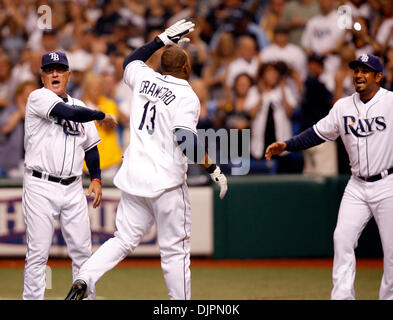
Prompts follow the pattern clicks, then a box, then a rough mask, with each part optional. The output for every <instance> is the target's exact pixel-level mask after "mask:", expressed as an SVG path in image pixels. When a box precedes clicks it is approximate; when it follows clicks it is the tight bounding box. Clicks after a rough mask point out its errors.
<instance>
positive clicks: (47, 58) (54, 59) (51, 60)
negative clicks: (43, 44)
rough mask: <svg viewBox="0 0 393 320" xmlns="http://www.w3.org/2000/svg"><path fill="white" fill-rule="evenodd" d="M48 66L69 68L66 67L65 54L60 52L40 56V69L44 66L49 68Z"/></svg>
mask: <svg viewBox="0 0 393 320" xmlns="http://www.w3.org/2000/svg"><path fill="white" fill-rule="evenodd" d="M50 64H62V65H64V66H66V67H67V68H69V67H70V66H69V65H68V59H67V56H66V54H65V53H64V52H61V51H53V52H48V53H45V54H44V55H43V56H42V60H41V69H43V68H45V67H46V66H49V65H50Z"/></svg>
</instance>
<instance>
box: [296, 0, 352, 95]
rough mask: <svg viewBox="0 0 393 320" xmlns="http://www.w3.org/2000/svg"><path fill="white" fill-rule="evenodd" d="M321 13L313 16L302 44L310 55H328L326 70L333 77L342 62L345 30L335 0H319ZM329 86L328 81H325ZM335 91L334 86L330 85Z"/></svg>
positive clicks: (305, 31) (328, 75) (329, 76)
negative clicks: (341, 47)
mask: <svg viewBox="0 0 393 320" xmlns="http://www.w3.org/2000/svg"><path fill="white" fill-rule="evenodd" d="M319 9H320V11H321V14H319V15H317V16H315V17H313V18H311V19H310V20H309V21H308V22H307V24H306V28H305V30H304V32H303V35H302V40H301V43H302V46H303V48H304V49H305V51H306V54H307V55H308V56H309V55H311V54H313V53H314V54H317V55H320V56H324V57H326V59H325V60H324V61H325V62H324V63H325V65H324V72H325V73H326V74H327V77H328V78H333V77H334V74H335V72H336V70H337V68H338V66H339V64H340V59H339V57H338V56H337V52H338V50H339V47H340V46H341V39H342V36H343V34H344V30H342V29H340V28H339V26H338V23H337V21H338V14H337V10H336V8H335V6H334V2H333V0H319ZM325 85H326V86H329V84H328V83H325ZM328 89H329V90H331V91H333V90H334V88H331V87H328Z"/></svg>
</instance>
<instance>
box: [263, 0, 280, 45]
mask: <svg viewBox="0 0 393 320" xmlns="http://www.w3.org/2000/svg"><path fill="white" fill-rule="evenodd" d="M285 6H286V3H285V0H269V1H268V5H267V6H266V10H265V13H264V14H263V16H262V17H261V19H260V21H259V26H260V27H261V29H262V30H264V31H265V33H266V35H267V37H268V39H269V40H270V41H273V38H274V29H275V28H276V27H277V26H278V24H279V22H280V20H281V17H282V14H283V12H284V8H285ZM259 49H262V48H259Z"/></svg>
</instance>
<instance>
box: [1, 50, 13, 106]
mask: <svg viewBox="0 0 393 320" xmlns="http://www.w3.org/2000/svg"><path fill="white" fill-rule="evenodd" d="M11 72H12V63H11V60H10V58H9V57H8V55H6V54H5V53H0V110H1V109H2V108H4V107H8V106H10V105H11V104H12V103H13V99H14V84H13V82H12V79H11Z"/></svg>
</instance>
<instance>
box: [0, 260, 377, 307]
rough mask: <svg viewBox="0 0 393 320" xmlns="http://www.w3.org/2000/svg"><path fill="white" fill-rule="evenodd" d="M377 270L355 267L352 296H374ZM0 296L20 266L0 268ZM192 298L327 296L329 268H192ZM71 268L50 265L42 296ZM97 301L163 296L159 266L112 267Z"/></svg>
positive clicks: (12, 286)
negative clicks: (48, 281) (47, 284)
mask: <svg viewBox="0 0 393 320" xmlns="http://www.w3.org/2000/svg"><path fill="white" fill-rule="evenodd" d="M381 277H382V270H379V269H372V268H370V269H368V268H362V269H358V271H357V276H356V281H355V289H356V296H357V299H360V300H375V299H377V298H378V290H379V284H380V280H381ZM0 279H1V280H0V281H1V282H0V299H21V296H22V290H23V268H0ZM191 279H192V299H197V300H213V299H217V300H227V299H228V300H254V299H256V300H264V299H267V300H288V299H289V300H327V299H329V297H330V290H331V289H332V282H331V269H330V268H300V267H291V268H284V267H279V268H273V267H269V268H267V267H249V268H219V267H213V268H210V267H193V268H191ZM70 286H71V269H70V268H66V267H53V268H52V289H50V290H46V294H45V295H46V299H64V297H65V295H66V294H67V292H68V289H69V287H70ZM97 298H98V299H116V300H124V299H127V300H128V299H130V300H134V299H135V300H161V299H164V300H165V299H168V296H167V291H166V287H165V283H164V279H163V276H162V271H161V269H160V268H154V267H145V268H139V267H132V268H124V267H122V268H115V269H113V270H111V271H109V272H108V273H106V274H105V275H104V276H103V277H102V279H101V280H100V281H99V283H98V284H97Z"/></svg>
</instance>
